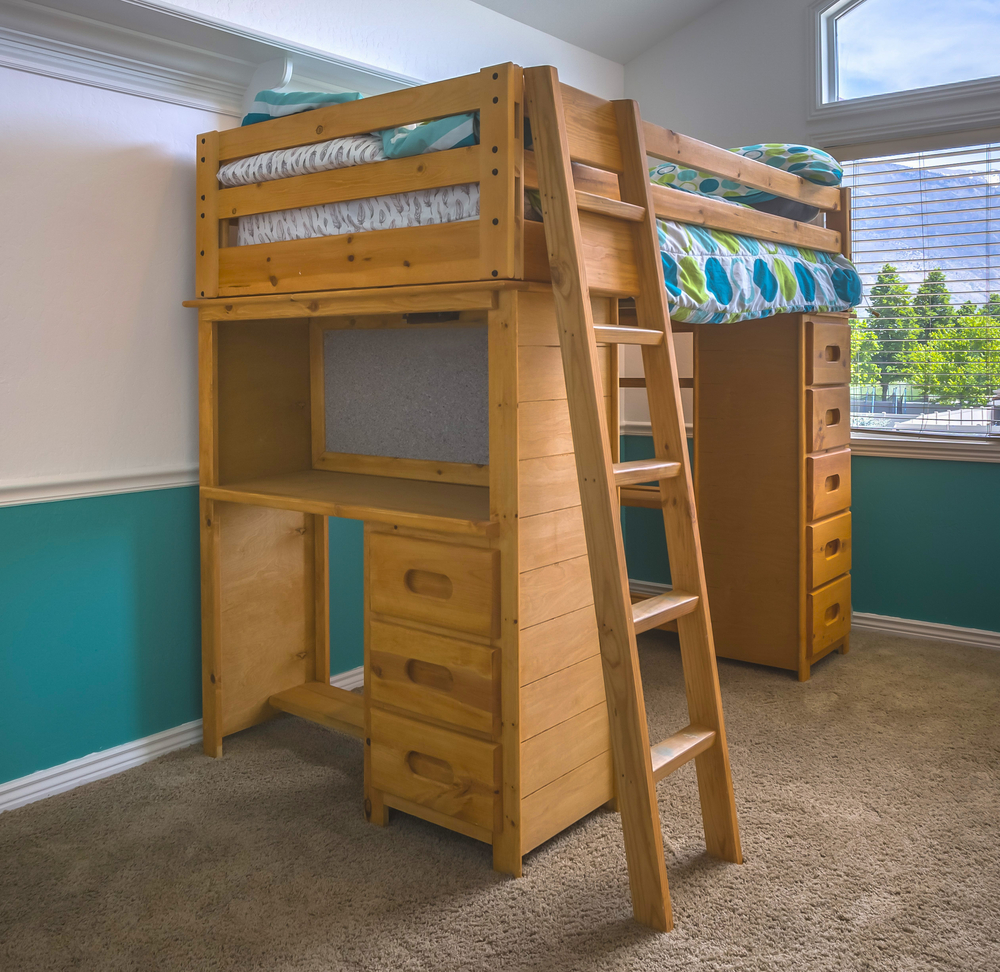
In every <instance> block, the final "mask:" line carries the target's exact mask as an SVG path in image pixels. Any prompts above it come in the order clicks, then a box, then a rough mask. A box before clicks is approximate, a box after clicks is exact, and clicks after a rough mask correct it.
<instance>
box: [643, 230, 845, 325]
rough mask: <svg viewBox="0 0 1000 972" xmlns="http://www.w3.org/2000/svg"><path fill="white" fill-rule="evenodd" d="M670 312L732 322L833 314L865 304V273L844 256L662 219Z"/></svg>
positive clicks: (692, 319) (699, 319) (686, 317)
mask: <svg viewBox="0 0 1000 972" xmlns="http://www.w3.org/2000/svg"><path fill="white" fill-rule="evenodd" d="M658 226H659V231H660V255H661V259H662V261H663V279H664V282H665V283H666V286H667V299H668V302H669V305H670V316H671V317H672V318H673V319H674V320H675V321H688V322H689V323H691V324H732V323H735V322H736V321H745V320H750V319H753V318H760V317H771V316H772V315H774V314H793V313H795V314H797V313H823V312H826V313H836V312H842V311H845V310H847V309H848V308H850V307H853V306H855V305H856V304H858V303H860V302H861V278H860V277H859V276H858V272H857V271H856V270H855V269H854V266H853V265H852V264H851V261H850V260H848V259H847V258H846V257H843V256H841V255H840V254H839V253H822V252H820V251H817V250H809V249H806V248H804V247H797V246H790V245H788V244H785V243H767V242H765V241H763V240H759V239H756V238H754V237H749V236H736V235H735V234H733V233H725V232H723V231H722V230H714V229H704V228H703V227H701V226H693V225H690V224H688V223H674V222H670V221H667V220H658Z"/></svg>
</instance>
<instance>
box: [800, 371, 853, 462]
mask: <svg viewBox="0 0 1000 972" xmlns="http://www.w3.org/2000/svg"><path fill="white" fill-rule="evenodd" d="M806 419H807V421H808V422H809V423H810V424H809V428H808V429H807V431H806V443H807V451H809V452H823V451H824V450H825V449H839V448H841V447H842V446H845V445H847V444H848V443H849V442H850V441H851V389H850V386H849V385H834V386H833V387H830V388H807V389H806Z"/></svg>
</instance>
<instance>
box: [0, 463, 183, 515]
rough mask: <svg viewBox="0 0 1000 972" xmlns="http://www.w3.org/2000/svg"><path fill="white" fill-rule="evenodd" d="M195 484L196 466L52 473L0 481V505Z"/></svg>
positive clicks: (17, 504)
mask: <svg viewBox="0 0 1000 972" xmlns="http://www.w3.org/2000/svg"><path fill="white" fill-rule="evenodd" d="M197 485H198V467H197V466H183V467H181V468H170V469H137V470H134V471H127V472H120V473H99V474H97V475H90V476H58V477H56V476H52V477H46V478H44V479H33V480H18V481H15V482H2V481H0V507H2V506H24V505H26V504H28V503H55V502H59V501H61V500H70V499H84V498H86V497H91V496H112V495H115V494H117V493H138V492H145V491H147V490H153V489H174V488H176V487H178V486H197Z"/></svg>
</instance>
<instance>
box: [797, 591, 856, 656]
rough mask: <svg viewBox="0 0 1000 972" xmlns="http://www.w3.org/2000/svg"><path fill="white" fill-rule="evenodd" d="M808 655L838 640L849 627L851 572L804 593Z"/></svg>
mask: <svg viewBox="0 0 1000 972" xmlns="http://www.w3.org/2000/svg"><path fill="white" fill-rule="evenodd" d="M807 600H808V604H809V609H808V618H809V631H810V634H811V638H810V652H809V653H810V654H811V655H816V654H818V653H819V652H821V651H822V650H823V649H824V648H826V647H828V646H829V645H832V644H833V643H834V642H835V641H840V639H841V638H843V637H845V636H846V635H847V634H848V633H849V632H850V630H851V575H850V574H848V575H846V576H845V577H841V578H839V579H838V580H835V581H831V582H830V583H829V584H826V585H825V586H823V587H821V588H819V589H818V590H815V591H812V592H811V593H809V594H808V595H807Z"/></svg>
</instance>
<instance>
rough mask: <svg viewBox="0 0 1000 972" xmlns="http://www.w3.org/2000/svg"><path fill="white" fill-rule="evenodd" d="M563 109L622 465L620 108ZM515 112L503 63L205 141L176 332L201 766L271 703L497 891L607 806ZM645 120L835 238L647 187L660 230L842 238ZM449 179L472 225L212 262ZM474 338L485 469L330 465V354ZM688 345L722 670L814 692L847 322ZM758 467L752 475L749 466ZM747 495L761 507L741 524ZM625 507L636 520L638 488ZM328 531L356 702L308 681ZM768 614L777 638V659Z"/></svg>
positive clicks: (839, 203)
mask: <svg viewBox="0 0 1000 972" xmlns="http://www.w3.org/2000/svg"><path fill="white" fill-rule="evenodd" d="M563 97H564V100H565V105H566V127H567V131H568V134H569V142H570V150H571V155H572V157H573V160H574V166H573V171H574V179H575V184H576V190H577V204H578V206H579V209H580V221H581V225H582V227H583V237H584V245H585V250H586V263H587V274H588V276H589V279H590V282H591V287H592V290H593V291H596V292H597V294H596V296H595V297H594V298H593V309H594V319H595V322H596V323H597V325H598V328H597V340H598V343H599V344H600V343H602V337H603V339H604V340H605V341H607V342H608V349H607V351H605V352H602V357H601V362H602V368H603V381H604V393H605V398H606V405H607V420H608V427H609V430H610V433H611V436H612V442H611V447H612V451H613V452H614V453H615V455H616V457H617V435H616V433H617V428H618V422H617V407H618V379H617V375H618V365H617V358H616V357H615V353H614V348H613V344H612V341H613V339H614V333H613V328H615V327H618V326H620V324H621V323H627V321H624V320H622V319H621V318H620V315H619V299H620V298H628V297H630V296H632V295H634V294H635V293H636V289H637V280H638V274H637V271H636V260H635V254H634V251H633V241H632V233H631V229H630V226H631V223H632V222H633V221H634V220H635V217H636V216H637V215H638V213H637V211H636V210H637V207H635V206H631V205H628V204H625V203H622V202H621V200H620V198H619V194H618V189H617V185H618V173H620V172H621V170H622V161H621V158H620V154H618V153H619V150H618V147H617V146H618V141H617V136H616V130H615V129H614V125H615V113H614V110H613V105H612V104H611V103H610V102H606V101H602V100H600V99H597V98H594V97H592V96H590V95H586V94H584V93H582V92H579V91H576V90H575V89H573V88H568V87H566V86H563ZM522 105H523V100H522V72H521V69H520V68H517V67H516V66H515V65H510V64H507V65H499V66H495V67H491V68H486V69H484V70H483V71H481V72H480V73H479V74H476V75H471V76H469V77H465V78H458V79H455V80H452V81H444V82H439V83H436V84H430V85H424V86H421V87H418V88H412V89H408V90H405V91H398V92H393V93H390V94H386V95H380V96H378V97H375V98H371V99H366V100H362V101H358V102H350V103H346V104H341V105H337V106H334V107H330V108H321V109H317V110H313V111H309V112H305V113H302V114H300V115H295V116H291V117H288V118H284V119H280V120H274V121H270V122H266V123H264V124H260V125H254V126H248V127H247V128H240V129H234V130H232V131H228V132H221V133H219V132H213V133H206V134H204V135H200V136H199V137H198V144H197V149H198V168H197V172H198V177H197V209H196V223H197V241H196V246H197V250H196V266H197V275H196V280H197V292H198V294H199V297H198V298H197V299H195V300H193V301H189V302H187V306H193V307H197V308H198V313H199V396H200V401H199V413H200V470H201V471H200V478H201V539H202V603H203V693H204V694H203V698H204V737H205V751H206V752H207V753H209V754H210V755H214V756H219V755H221V753H222V740H223V738H224V736H226V735H228V734H230V733H233V732H236V731H239V730H241V729H244V728H247V727H248V726H252V725H254V724H256V723H259V722H262V721H264V720H266V719H268V718H271V717H272V716H274V715H275V714H276V712H278V711H287V712H291V713H294V714H296V715H299V716H304V717H306V718H309V719H313V720H314V721H317V722H319V723H321V724H323V725H327V726H330V727H333V728H338V729H342V730H344V731H346V732H349V733H352V734H354V735H356V736H358V737H360V738H361V739H362V740H363V742H364V759H365V800H364V807H365V813H366V816H367V817H368V819H369V820H371V821H372V822H373V823H376V824H384V823H385V822H386V819H387V813H388V809H389V808H390V807H394V808H397V809H399V810H403V811H405V812H407V813H411V814H415V815H417V816H421V817H423V818H425V819H427V820H430V821H432V822H434V823H436V824H439V825H441V826H445V827H449V828H451V829H453V830H457V831H459V832H461V833H464V834H466V835H468V836H471V837H474V838H476V839H478V840H481V841H484V842H486V843H488V844H490V845H492V848H493V859H494V866H495V867H496V868H498V869H499V870H502V871H505V872H508V873H512V874H519V873H520V872H521V859H522V856H523V855H524V854H526V853H527V852H529V851H530V850H531V849H532V848H534V847H537V846H538V845H539V844H541V843H542V842H544V841H545V840H547V839H549V838H550V837H551V836H553V835H554V834H556V833H558V832H559V831H561V830H562V829H564V828H565V827H567V826H569V825H570V824H571V823H573V822H574V821H576V820H578V819H580V818H581V817H582V816H584V815H585V814H587V813H589V812H590V811H592V810H593V809H595V808H596V807H599V806H600V805H602V804H604V803H606V802H608V801H610V800H612V799H613V795H614V786H613V774H612V765H611V757H610V752H609V741H608V726H607V715H606V705H605V701H604V685H603V678H602V674H601V663H600V654H599V647H598V640H597V629H596V619H595V615H594V608H593V594H592V588H591V581H590V571H589V562H588V559H587V550H586V543H585V538H584V536H583V525H582V515H581V511H580V500H579V488H578V484H577V473H576V465H575V457H574V453H573V445H572V438H571V435H570V429H569V416H568V410H567V406H566V388H565V382H564V378H563V373H562V365H561V361H560V351H559V343H560V342H559V334H558V330H557V321H556V314H555V305H554V301H553V297H552V286H553V285H552V283H551V282H550V280H549V277H550V274H549V268H548V262H547V259H546V256H545V254H546V249H545V242H544V233H543V225H542V224H540V223H531V222H527V221H525V220H524V217H523V201H522V200H523V189H524V187H532V186H534V185H535V184H536V178H535V169H534V160H533V157H532V154H531V153H530V152H527V153H526V152H524V150H523V139H522V131H523V117H522V115H523V112H522ZM468 111H479V113H480V144H479V145H477V146H472V147H468V148H462V149H452V150H449V151H445V152H439V153H436V154H433V155H422V156H416V157H412V158H407V159H402V160H394V161H385V162H375V163H370V164H366V165H359V166H355V167H353V168H349V169H338V170H333V171H329V172H321V173H317V174H314V175H306V176H295V177H291V178H286V179H277V180H274V181H271V182H265V183H261V184H258V185H252V186H246V187H241V188H239V189H222V188H220V187H219V184H218V179H217V173H218V168H219V165H220V162H223V161H229V160H233V159H237V158H241V157H247V156H250V155H254V154H257V153H261V152H266V151H271V150H274V149H280V148H286V147H289V146H295V145H303V144H311V143H315V142H318V141H320V140H325V139H330V138H332V137H338V136H341V135H347V134H351V133H357V132H367V131H372V130H377V129H382V128H387V127H396V126H399V125H403V124H407V123H410V122H414V121H420V120H425V119H428V118H432V117H440V116H445V115H451V114H455V113H460V112H468ZM644 129H645V136H646V143H647V148H648V151H649V153H650V154H651V155H653V156H655V157H657V158H665V159H673V160H678V161H681V162H683V163H684V164H687V165H691V166H692V167H696V168H697V169H699V170H702V171H708V172H714V173H717V174H719V175H723V176H725V177H727V178H732V179H738V180H739V181H741V182H743V183H744V184H747V185H750V186H754V187H759V188H762V189H765V190H767V191H769V192H772V193H774V194H777V195H781V196H784V197H787V198H792V199H796V200H799V201H802V202H807V203H809V204H810V205H814V206H820V207H821V208H823V209H824V210H825V211H826V214H827V217H826V218H827V226H826V227H821V226H815V225H802V224H798V223H793V222H791V221H788V220H785V219H782V218H780V217H777V216H770V215H767V214H762V213H756V212H751V211H748V210H744V209H740V208H738V207H733V206H729V205H727V204H725V203H722V202H717V201H714V200H711V199H705V198H702V197H696V196H688V195H686V194H684V193H682V192H677V191H674V190H668V189H659V188H657V187H654V190H653V197H654V200H655V206H656V212H657V215H660V216H663V217H665V218H669V219H674V220H679V221H686V222H689V223H695V224H698V225H702V226H707V227H714V228H719V229H723V230H727V231H729V232H736V233H743V234H751V235H754V236H757V237H759V238H762V239H767V240H772V241H783V242H788V243H792V244H796V245H805V246H810V247H813V248H816V249H822V250H827V251H830V252H839V251H841V249H842V247H844V246H846V241H847V239H848V236H849V234H848V232H847V223H846V220H847V213H848V207H847V205H846V204H845V201H844V200H845V198H846V195H845V194H844V193H841V192H838V191H835V190H831V189H824V188H820V187H817V186H814V185H811V184H809V183H807V182H805V181H803V180H801V179H799V178H798V177H797V176H794V175H789V174H788V173H784V172H780V171H777V170H775V169H772V168H770V167H767V166H764V165H760V164H757V163H754V162H752V161H749V160H746V159H741V158H738V157H736V156H734V155H732V154H731V153H729V152H726V151H724V150H722V149H718V148H715V147H713V146H709V145H706V144H704V143H701V142H697V141H695V140H692V139H688V138H686V137H684V136H681V135H677V134H676V133H672V132H669V131H666V130H664V129H661V128H658V127H656V126H652V125H649V124H648V123H646V124H645V125H644ZM456 180H472V181H477V182H479V184H480V214H479V218H478V219H475V220H470V221H467V222H456V223H448V224H443V225H434V226H424V227H408V228H403V229H389V230H380V231H372V232H367V233H355V234H350V235H344V236H333V237H323V238H316V239H306V240H299V241H294V242H280V243H268V244H260V245H255V246H231V245H228V244H229V243H230V242H231V239H232V234H231V226H230V223H231V222H232V221H233V220H234V219H238V218H239V217H241V216H245V215H250V214H253V213H258V212H268V211H278V210H283V209H287V208H291V207H302V206H307V205H314V204H318V203H321V202H330V201H336V200H344V199H356V198H366V197H368V196H370V195H373V194H379V193H387V192H400V191H407V190H416V189H420V188H428V187H434V186H447V185H451V184H454V183H455V182H456ZM223 244H226V245H223ZM475 328H479V329H481V330H482V331H483V332H484V333H485V336H486V342H487V344H488V355H487V357H488V367H487V368H486V370H485V371H484V376H483V385H482V388H481V392H482V395H483V397H484V399H485V400H486V401H487V402H488V462H485V463H484V462H472V461H468V462H467V461H458V460H454V459H449V460H448V461H441V460H440V457H438V456H425V457H422V458H421V457H416V458H414V457H408V458H399V457H398V456H396V455H395V454H393V455H386V454H385V453H384V452H379V451H378V450H377V449H371V450H368V451H364V450H361V449H358V450H356V451H355V452H349V451H339V452H338V451H336V450H332V449H330V448H329V447H328V446H329V440H328V438H327V432H328V429H329V427H330V423H331V422H335V421H336V415H333V416H332V418H331V413H330V411H329V409H328V407H327V405H328V401H327V399H326V397H325V395H326V390H327V386H328V382H327V375H326V371H327V367H328V361H329V359H328V358H327V357H326V356H325V352H324V348H325V347H326V344H325V342H326V341H327V340H329V339H330V335H333V336H334V338H335V339H336V338H337V336H338V335H343V334H345V333H347V332H353V333H358V332H360V331H366V330H367V331H378V332H382V333H385V332H400V333H401V332H412V331H413V330H414V329H421V333H422V334H426V335H427V338H428V340H430V339H431V338H435V336H436V339H441V340H447V338H448V335H449V334H451V335H456V336H457V335H458V332H459V331H463V332H464V331H468V330H469V329H475ZM602 328H603V329H605V330H603V331H602V330H601V329H602ZM765 331H766V334H767V337H766V339H763V340H759V339H758V337H757V335H758V334H764V333H765ZM695 332H696V359H695V374H694V386H695V395H696V419H695V422H696V436H697V437H696V448H697V449H698V450H699V453H698V457H697V460H696V474H697V488H698V494H699V506H700V507H701V517H700V519H701V523H702V535H703V538H704V546H705V554H706V573H707V576H708V585H709V595H710V600H711V602H712V606H713V610H712V613H713V616H714V618H715V625H716V631H717V635H716V644H717V647H718V653H719V654H722V655H730V656H732V657H743V658H746V659H747V660H751V661H761V662H764V663H767V664H773V665H779V666H780V667H785V668H790V669H792V670H796V671H798V673H799V677H800V678H801V677H808V673H809V670H810V666H811V665H812V664H813V663H814V662H815V661H817V660H818V659H819V658H821V657H822V656H823V655H825V654H827V653H829V652H830V651H831V650H833V649H834V648H837V647H840V648H842V649H846V635H847V626H845V618H847V625H849V613H848V610H849V609H848V604H849V575H848V574H847V573H846V571H847V570H848V569H849V514H845V513H844V512H843V511H845V510H846V505H847V503H849V465H847V466H845V460H846V461H847V462H848V463H849V452H848V450H847V449H846V448H845V447H844V445H845V443H844V440H843V438H842V430H843V429H844V428H845V423H844V422H843V421H839V422H836V421H835V422H833V423H831V422H830V417H831V416H832V415H834V413H836V412H837V410H838V409H842V411H843V418H846V412H847V401H846V392H847V384H846V383H847V380H848V378H847V371H846V365H847V360H848V357H847V356H848V341H849V329H848V328H847V325H846V320H845V316H841V317H837V316H828V317H824V318H817V317H815V316H810V315H803V314H798V315H785V316H784V317H777V318H770V319H768V320H767V321H766V322H759V321H753V322H748V323H747V324H746V325H732V326H720V325H704V326H698V327H696V328H695ZM724 336H728V341H727V340H726V337H724ZM440 368H441V371H440V375H439V383H440V386H441V387H442V388H443V389H444V388H447V387H448V386H450V385H452V384H454V383H455V380H456V379H457V378H458V377H461V376H459V375H457V374H455V373H454V370H453V369H452V370H449V359H448V356H447V355H446V354H442V355H441V357H440ZM737 382H742V386H741V387H742V391H741V392H740V394H741V395H745V396H747V400H749V401H751V402H752V400H753V396H754V394H755V391H754V390H755V389H756V388H760V387H761V386H762V385H765V384H766V385H767V387H768V388H769V389H771V390H772V391H773V394H771V395H770V397H769V398H767V399H766V401H765V402H763V404H764V405H766V406H767V408H766V409H762V410H760V411H758V412H757V414H756V415H755V414H754V406H753V405H752V404H751V406H749V407H744V408H743V409H742V411H740V412H738V414H734V419H736V418H738V421H736V420H734V421H732V422H730V421H727V414H728V413H727V410H726V408H723V409H722V410H721V412H720V411H716V412H713V411H712V409H711V408H710V407H709V405H710V403H711V402H717V401H718V402H723V403H725V402H726V401H727V399H726V395H729V394H730V393H729V392H728V391H727V389H729V388H730V387H733V386H734V384H735V383H737ZM728 401H729V402H730V405H731V404H732V399H731V397H730V399H729V400H728ZM386 403H387V404H388V398H387V399H386ZM730 411H732V409H731V408H730ZM699 416H701V417H699ZM764 423H773V425H774V428H773V430H772V429H771V427H770V426H768V425H765V424H764ZM461 424H462V423H460V422H459V423H456V425H461ZM831 425H832V426H837V427H836V428H832V427H831ZM761 444H766V448H765V449H763V451H762V452H761V455H762V456H763V458H762V459H759V460H755V462H756V465H753V464H750V465H747V466H740V463H741V462H742V461H743V457H744V456H749V454H750V452H752V451H753V449H754V448H755V447H756V446H757V445H761ZM748 477H757V481H756V482H754V483H753V484H751V486H750V487H748V486H747V479H748ZM831 483H832V484H833V487H832V488H831V485H830V484H831ZM762 490H763V492H764V493H765V494H767V495H768V496H770V497H771V501H770V502H768V503H760V502H759V500H760V498H761V495H762ZM623 492H626V496H625V497H624V499H627V500H629V501H630V502H635V503H638V504H639V505H642V504H643V503H644V502H645V498H644V496H643V494H642V491H641V488H629V489H628V490H627V491H623ZM845 515H846V517H847V524H848V526H847V530H848V532H847V534H846V539H844V536H845V526H844V520H843V517H844V516H845ZM328 516H344V517H350V518H355V519H360V520H363V521H364V522H365V598H364V599H365V689H364V694H363V695H358V694H354V693H350V692H346V691H343V690H338V689H336V688H332V687H331V686H330V684H329V675H330V670H329V654H328V646H329V641H330V628H329V565H328V535H327V524H326V517H328ZM831 531H832V532H831ZM775 538H777V539H775ZM835 541H836V542H837V543H839V544H840V546H838V547H837V548H836V550H835V551H834V556H832V557H831V556H829V555H828V551H829V550H830V549H832V548H831V547H830V544H832V543H834V542H835ZM741 558H742V559H741ZM755 558H757V561H756V562H755ZM760 558H764V560H763V561H761V560H760ZM762 563H763V566H764V567H766V569H765V570H761V569H760V567H761V564H762ZM734 565H736V566H735V567H734ZM737 567H738V568H739V569H738V570H737V569H736V568H737ZM831 571H835V573H831ZM734 585H735V586H736V589H737V590H736V593H734ZM776 592H777V593H776ZM779 595H780V596H779ZM834 609H835V610H834ZM831 611H832V613H831ZM776 619H778V620H780V623H781V625H782V626H783V633H782V635H781V639H776V638H773V637H769V636H768V630H769V628H768V626H769V625H770V626H772V627H773V625H774V624H775V623H776ZM784 629H787V637H786V632H785V631H784ZM720 632H724V634H722V633H720Z"/></svg>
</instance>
